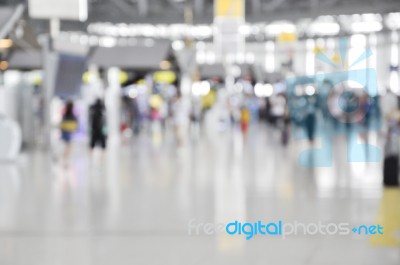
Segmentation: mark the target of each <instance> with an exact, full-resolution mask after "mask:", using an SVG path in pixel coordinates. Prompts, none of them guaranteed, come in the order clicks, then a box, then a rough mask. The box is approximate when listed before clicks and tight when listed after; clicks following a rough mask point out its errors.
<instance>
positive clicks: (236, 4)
mask: <svg viewBox="0 0 400 265" xmlns="http://www.w3.org/2000/svg"><path fill="white" fill-rule="evenodd" d="M214 17H230V18H234V17H237V18H243V17H244V1H243V0H215V4H214Z"/></svg>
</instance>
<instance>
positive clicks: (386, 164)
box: [383, 126, 400, 186]
mask: <svg viewBox="0 0 400 265" xmlns="http://www.w3.org/2000/svg"><path fill="white" fill-rule="evenodd" d="M399 151H400V148H399V135H398V133H397V129H396V128H395V127H394V126H392V127H391V128H390V129H389V132H388V135H387V138H386V143H385V159H384V161H383V184H384V185H385V186H398V185H399Z"/></svg>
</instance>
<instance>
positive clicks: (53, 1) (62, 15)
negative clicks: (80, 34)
mask: <svg viewBox="0 0 400 265" xmlns="http://www.w3.org/2000/svg"><path fill="white" fill-rule="evenodd" d="M29 15H30V16H31V17H32V18H37V19H51V18H58V19H65V20H79V21H86V20H87V18H88V1H87V0H29Z"/></svg>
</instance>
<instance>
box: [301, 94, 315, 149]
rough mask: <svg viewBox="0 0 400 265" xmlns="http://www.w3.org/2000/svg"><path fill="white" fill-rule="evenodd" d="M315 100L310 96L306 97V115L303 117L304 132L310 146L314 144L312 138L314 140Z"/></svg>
mask: <svg viewBox="0 0 400 265" xmlns="http://www.w3.org/2000/svg"><path fill="white" fill-rule="evenodd" d="M314 100H315V98H314V97H312V96H310V97H308V100H307V101H308V104H307V108H306V113H305V117H304V127H305V130H306V134H307V138H308V140H309V142H310V143H311V144H313V143H314V138H315V129H316V128H315V127H316V123H317V117H316V113H315V112H316V111H317V109H316V106H315V102H314Z"/></svg>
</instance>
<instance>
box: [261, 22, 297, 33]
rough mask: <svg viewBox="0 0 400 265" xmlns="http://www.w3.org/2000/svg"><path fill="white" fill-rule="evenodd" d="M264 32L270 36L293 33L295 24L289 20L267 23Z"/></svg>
mask: <svg viewBox="0 0 400 265" xmlns="http://www.w3.org/2000/svg"><path fill="white" fill-rule="evenodd" d="M265 32H266V33H267V34H268V35H271V36H277V35H279V34H281V33H295V32H296V26H295V25H294V24H293V23H290V22H285V21H280V22H275V23H272V24H269V25H267V26H266V27H265Z"/></svg>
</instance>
